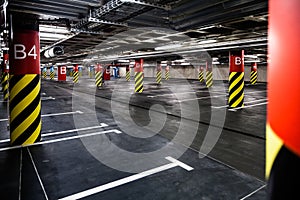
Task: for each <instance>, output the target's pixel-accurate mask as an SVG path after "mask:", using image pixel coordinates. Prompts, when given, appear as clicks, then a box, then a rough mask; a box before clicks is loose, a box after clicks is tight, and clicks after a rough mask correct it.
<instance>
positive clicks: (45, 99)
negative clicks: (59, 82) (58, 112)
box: [41, 96, 55, 101]
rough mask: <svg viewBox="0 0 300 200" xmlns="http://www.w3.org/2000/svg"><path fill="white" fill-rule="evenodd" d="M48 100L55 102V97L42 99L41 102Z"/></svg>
mask: <svg viewBox="0 0 300 200" xmlns="http://www.w3.org/2000/svg"><path fill="white" fill-rule="evenodd" d="M47 100H55V98H54V97H51V96H50V97H41V101H47Z"/></svg>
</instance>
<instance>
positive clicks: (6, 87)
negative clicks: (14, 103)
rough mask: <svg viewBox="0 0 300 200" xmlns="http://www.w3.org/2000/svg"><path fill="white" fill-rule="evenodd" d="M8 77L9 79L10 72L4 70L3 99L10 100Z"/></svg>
mask: <svg viewBox="0 0 300 200" xmlns="http://www.w3.org/2000/svg"><path fill="white" fill-rule="evenodd" d="M8 79H9V73H7V72H4V73H3V76H2V88H3V100H4V101H6V100H8V97H9V92H8V85H9V84H8Z"/></svg>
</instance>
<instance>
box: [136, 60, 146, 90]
mask: <svg viewBox="0 0 300 200" xmlns="http://www.w3.org/2000/svg"><path fill="white" fill-rule="evenodd" d="M143 65H144V60H143V59H138V60H136V61H135V65H134V72H135V75H134V81H135V90H134V91H135V92H136V93H142V92H143V91H144V68H143Z"/></svg>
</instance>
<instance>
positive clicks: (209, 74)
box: [205, 59, 214, 88]
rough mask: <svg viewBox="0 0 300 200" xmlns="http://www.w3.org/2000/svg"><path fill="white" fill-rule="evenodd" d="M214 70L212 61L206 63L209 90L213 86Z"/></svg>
mask: <svg viewBox="0 0 300 200" xmlns="http://www.w3.org/2000/svg"><path fill="white" fill-rule="evenodd" d="M213 75H214V74H213V68H212V59H209V60H207V61H206V81H205V82H206V86H207V87H208V88H209V87H211V86H212V85H213V81H214V80H213Z"/></svg>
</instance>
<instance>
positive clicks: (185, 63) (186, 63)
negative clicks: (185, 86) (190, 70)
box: [180, 62, 191, 65]
mask: <svg viewBox="0 0 300 200" xmlns="http://www.w3.org/2000/svg"><path fill="white" fill-rule="evenodd" d="M180 65H191V63H188V62H183V63H181V64H180Z"/></svg>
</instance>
